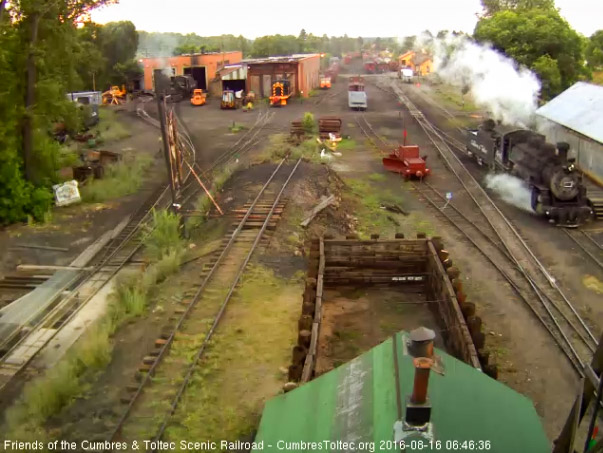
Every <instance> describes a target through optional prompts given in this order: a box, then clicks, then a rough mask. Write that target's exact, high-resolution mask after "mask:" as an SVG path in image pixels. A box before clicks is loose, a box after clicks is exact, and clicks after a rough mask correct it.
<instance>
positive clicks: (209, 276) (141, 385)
mask: <svg viewBox="0 0 603 453" xmlns="http://www.w3.org/2000/svg"><path fill="white" fill-rule="evenodd" d="M286 160H287V158H285V159H283V160H282V161H281V162H280V163H279V165H278V166H277V168H276V169H275V170H274V172H273V173H272V174H271V175H270V177H269V178H268V180H267V181H266V183H265V184H264V185H263V187H262V188H261V189H260V191H259V193H258V194H257V196H256V197H255V199H254V200H253V202H252V203H251V205H250V207H249V208H248V209H247V212H246V213H245V215H244V216H243V218H242V219H241V220H240V222H239V223H238V225H237V227H236V229H235V230H234V232H233V233H232V234H231V235H230V237H229V239H228V242H227V244H226V245H225V247H224V248H223V250H222V252H221V253H220V255H219V256H218V257H217V259H216V261H215V262H214V264H213V265H212V267H211V268H210V270H209V272H208V273H207V274H206V276H205V278H204V279H203V281H202V283H201V285H200V286H199V288H198V289H197V291H196V293H195V295H194V296H193V298H192V300H191V301H190V303H189V304H188V306H187V308H186V310H185V311H184V313H182V315H181V316H180V317H179V319H178V322H177V323H176V325H175V326H174V327H173V329H172V330H171V333H170V335H169V337H168V338H167V339H166V341H165V343H164V344H163V345H162V347H161V349H160V350H159V353H158V355H157V357H156V358H155V360H154V362H153V364H152V366H151V367H150V369H149V370H148V372H147V373H146V374H145V376H144V377H143V379H142V380H141V381H140V383H139V385H138V387H137V389H136V391H135V393H134V394H133V396H132V398H131V399H130V401H129V403H128V406H127V407H126V409H125V411H124V413H123V414H122V415H121V417H120V418H119V420H118V422H117V424H116V426H115V428H114V429H113V430H112V432H111V434H110V436H109V441H114V440H115V439H117V438H118V437H119V436H120V435H123V432H122V430H123V428H124V425H125V424H126V422H127V421H128V419H129V418H130V416H131V415H132V412H133V410H134V407H135V405H136V404H137V403H138V401H139V400H140V398H141V396H142V394H143V390H144V389H145V387H146V386H147V385H148V384H149V382H150V381H151V379H152V377H153V376H154V374H155V373H156V371H157V370H158V369H159V367H160V364H161V363H162V362H163V360H164V359H165V357H166V356H167V355H168V353H169V351H170V349H171V346H172V345H173V343H174V341H175V339H176V334H177V333H178V332H180V331H181V329H182V328H183V326H184V324H185V321H187V319H188V318H189V317H190V315H191V313H192V311H193V309H194V308H195V307H196V306H197V303H198V301H199V300H200V299H201V298H202V295H203V294H204V292H205V290H206V288H207V286H208V284H209V283H210V281H211V279H212V277H213V276H214V274H215V273H216V271H217V270H218V269H219V268H220V266H221V265H222V264H223V263H224V261H225V259H226V258H227V257H228V256H229V252H230V251H231V249H232V246H233V244H234V243H235V241H236V240H237V238H238V237H239V235H240V233H241V232H242V231H243V229H244V226H245V225H246V223H247V221H248V219H249V217H250V215H251V213H252V212H253V210H254V208H255V207H256V205H257V204H258V201H259V200H260V198H261V197H262V196H263V194H264V193H265V191H266V189H267V188H268V187H269V185H270V184H271V183H272V181H273V179H274V178H275V176H276V175H277V173H278V172H279V170H280V169H281V167H282V166H283V164H284V163H285V161H286ZM300 163H301V159H299V160H298V161H297V163H296V164H295V166H294V167H293V170H292V171H291V172H290V174H289V175H288V177H287V179H286V181H285V182H284V184H283V185H282V187H281V189H280V191H279V192H278V194H277V196H276V198H275V200H274V201H273V203H272V206H271V209H270V211H269V213H268V214H267V215H266V218H265V220H264V222H263V224H262V227H261V228H260V230H259V232H258V233H257V235H256V237H255V240H254V241H253V244H252V245H251V248H250V249H249V251H248V253H247V255H246V257H245V259H244V260H243V262H242V264H241V265H240V266H239V268H238V270H237V274H236V276H235V278H234V280H233V281H232V283H231V284H230V286H229V290H228V293H227V294H226V296H225V298H224V300H223V301H222V303H221V304H220V308H219V310H218V312H217V313H216V315H215V317H214V319H213V322H212V325H211V328H210V329H209V331H208V332H207V334H206V335H205V338H204V340H203V342H202V344H201V345H200V347H199V349H198V350H197V353H196V354H195V356H194V357H193V359H192V360H191V361H190V363H189V364H188V366H187V369H186V372H185V373H184V381H183V382H182V383H181V385H180V386H179V388H178V391H177V393H176V395H175V397H174V398H173V399H172V401H171V403H170V408H169V410H168V411H167V413H166V415H165V417H164V418H163V420H162V423H161V425H160V427H159V429H158V430H157V431H156V434H155V438H156V439H160V438H161V436H162V435H163V433H164V431H165V428H166V427H167V424H168V422H169V419H170V417H171V416H172V415H173V413H174V411H175V410H176V407H177V405H178V403H179V401H180V398H181V397H182V395H183V393H184V391H185V389H186V387H187V385H188V382H189V381H190V378H191V377H192V374H193V371H194V369H195V366H196V364H197V363H198V361H199V359H200V358H201V357H202V355H203V353H204V351H205V349H206V347H207V344H208V342H209V340H210V338H211V336H212V335H213V333H214V331H215V329H216V327H217V326H218V324H219V322H220V320H221V318H222V315H223V313H224V310H225V308H226V305H227V304H228V302H229V300H230V299H231V297H232V294H233V293H234V291H235V289H236V286H237V284H238V282H239V280H240V278H241V276H242V275H243V272H244V270H245V268H246V266H247V264H248V262H249V260H250V259H251V256H252V254H253V252H254V251H255V250H256V248H257V245H258V244H259V242H260V240H261V238H262V236H263V234H264V232H265V230H266V228H267V226H268V224H269V222H270V220H271V218H272V215H273V213H274V210H275V208H276V206H277V205H278V203H279V200H280V198H281V196H282V194H283V192H284V190H285V188H286V187H287V185H288V183H289V181H290V180H291V178H292V177H293V175H294V173H295V171H296V170H297V168H298V166H299V164H300Z"/></svg>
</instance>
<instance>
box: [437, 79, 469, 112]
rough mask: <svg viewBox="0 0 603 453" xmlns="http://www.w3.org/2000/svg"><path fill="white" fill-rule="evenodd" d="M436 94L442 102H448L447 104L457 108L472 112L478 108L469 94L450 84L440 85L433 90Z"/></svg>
mask: <svg viewBox="0 0 603 453" xmlns="http://www.w3.org/2000/svg"><path fill="white" fill-rule="evenodd" d="M434 93H435V94H436V96H437V97H438V98H439V99H440V100H442V101H443V102H444V103H446V104H448V106H450V107H453V108H455V109H457V110H462V111H464V112H473V111H476V110H477V109H478V108H477V106H476V105H475V104H474V103H473V100H472V98H471V96H470V95H469V94H465V95H463V93H462V92H461V91H460V90H459V89H458V88H455V87H452V86H448V85H446V86H444V85H442V86H440V87H438V88H436V89H435V90H434Z"/></svg>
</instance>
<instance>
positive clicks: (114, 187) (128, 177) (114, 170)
mask: <svg viewBox="0 0 603 453" xmlns="http://www.w3.org/2000/svg"><path fill="white" fill-rule="evenodd" d="M151 162H152V159H151V158H150V157H149V156H147V155H146V154H138V155H134V156H133V158H131V159H125V160H122V161H120V162H117V163H116V164H112V165H107V167H105V175H104V177H103V178H102V179H93V180H92V181H89V182H88V183H87V184H86V185H85V186H83V187H82V188H81V191H80V192H81V195H82V200H84V201H86V202H89V203H100V202H104V201H107V200H112V199H114V198H119V197H123V196H125V195H130V194H132V193H134V192H136V191H137V190H138V189H139V188H140V186H141V185H142V182H143V180H144V176H145V174H146V170H147V168H148V167H149V166H150V165H151Z"/></svg>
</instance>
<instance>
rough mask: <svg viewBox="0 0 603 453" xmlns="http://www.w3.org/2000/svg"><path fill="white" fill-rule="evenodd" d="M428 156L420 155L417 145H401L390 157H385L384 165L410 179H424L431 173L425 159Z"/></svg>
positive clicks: (387, 168)
mask: <svg viewBox="0 0 603 453" xmlns="http://www.w3.org/2000/svg"><path fill="white" fill-rule="evenodd" d="M426 159H427V156H422V157H421V156H419V147H418V146H417V145H399V146H398V149H395V150H394V151H393V152H392V153H391V154H390V155H389V156H388V157H384V158H383V166H384V167H385V169H386V170H388V171H393V172H394V173H398V174H400V176H403V177H404V179H406V180H408V179H410V178H412V177H416V178H419V179H423V178H424V177H425V176H428V175H429V174H430V173H431V170H430V169H429V168H427V164H426V163H425V160H426Z"/></svg>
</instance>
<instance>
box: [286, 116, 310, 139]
mask: <svg viewBox="0 0 603 453" xmlns="http://www.w3.org/2000/svg"><path fill="white" fill-rule="evenodd" d="M289 133H290V134H291V137H293V138H295V139H297V140H298V141H301V138H302V137H303V136H304V135H305V134H306V131H305V129H304V126H303V124H302V122H301V120H300V121H291V129H289Z"/></svg>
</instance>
